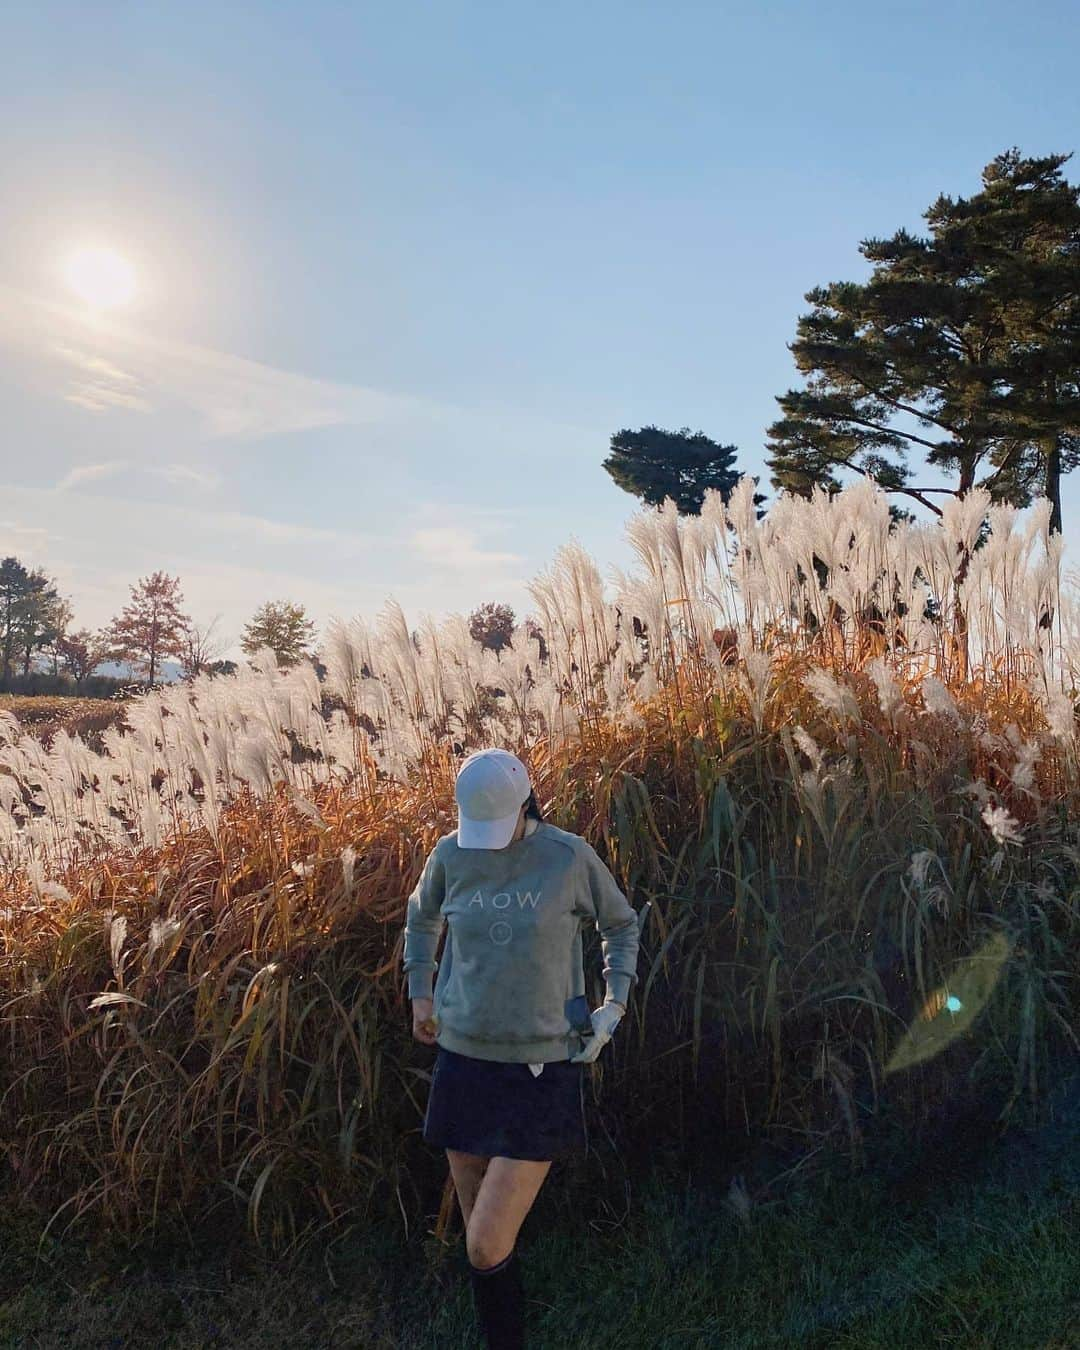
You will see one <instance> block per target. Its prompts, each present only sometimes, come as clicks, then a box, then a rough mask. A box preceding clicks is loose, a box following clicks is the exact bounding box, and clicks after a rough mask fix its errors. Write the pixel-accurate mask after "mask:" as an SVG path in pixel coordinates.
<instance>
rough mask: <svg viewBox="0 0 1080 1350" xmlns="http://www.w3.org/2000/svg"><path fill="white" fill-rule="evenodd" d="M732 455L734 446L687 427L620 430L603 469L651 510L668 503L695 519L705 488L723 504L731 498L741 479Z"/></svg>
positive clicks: (649, 427) (615, 436)
mask: <svg viewBox="0 0 1080 1350" xmlns="http://www.w3.org/2000/svg"><path fill="white" fill-rule="evenodd" d="M737 453H738V451H737V450H736V448H735V446H734V445H721V444H720V443H719V442H718V441H714V440H710V438H709V437H708V436H706V435H705V433H704V432H703V431H695V432H692V431H691V430H690V428H689V427H683V428H682V430H681V431H664V430H663V429H662V428H661V427H656V426H647V427H642V428H641V429H640V430H639V431H631V430H629V429H628V428H624V429H623V430H622V431H617V432H616V433H615V435H614V436H612V438H611V451H610V453H609V455H608V457H607V459H605V460H604V468H605V469H606V470H607V471H608V473H609V474H610V475H611V477H612V478H613V479H614V481H615V482H616V483H617V484H618V485H619V487H621V488H622V489H623V490H624V491H625V492H629V493H632V494H633V495H634V496H635V497H640V498H641V500H642V501H644V502H647V503H648V504H649V505H650V506H662V505H663V504H664V498H665V497H670V498H671V499H672V500H673V501H674V503H675V505H676V506H677V507H678V509H679V511H680V513H681V514H682V515H697V514H698V513H699V512H700V510H701V504H702V502H703V501H704V499H705V489H706V488H715V489H716V490H717V491H718V492H719V493H720V494H721V496H722V497H723V499H724V501H725V502H726V501H727V500H728V498H729V497H730V496H731V493H732V492H733V491H734V489H735V486H736V484H737V483H738V481H739V478H740V474H739V473H738V471H737V470H736V468H735V456H736V454H737ZM756 500H757V501H761V500H763V498H760V497H759V498H756Z"/></svg>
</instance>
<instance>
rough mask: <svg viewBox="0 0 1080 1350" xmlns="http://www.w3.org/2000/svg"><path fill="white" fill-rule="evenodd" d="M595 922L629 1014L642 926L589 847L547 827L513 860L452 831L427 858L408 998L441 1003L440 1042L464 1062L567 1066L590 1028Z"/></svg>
mask: <svg viewBox="0 0 1080 1350" xmlns="http://www.w3.org/2000/svg"><path fill="white" fill-rule="evenodd" d="M588 922H592V923H595V925H596V926H597V928H598V929H599V930H600V935H601V945H602V949H603V961H604V966H603V971H604V980H605V982H606V984H607V991H608V994H609V995H610V997H612V998H614V999H617V1000H618V1001H619V1002H620V1003H622V1004H624V1005H625V1004H626V1003H627V1001H628V998H629V993H630V989H631V987H632V986H633V985H634V984H635V983H636V982H637V970H636V967H637V954H638V916H637V913H636V912H635V910H634V909H633V907H632V906H631V904H630V902H629V901H628V900H627V898H626V896H625V895H624V894H623V893H622V891H621V890H620V889H619V887H618V884H617V883H616V881H615V878H614V877H613V876H612V875H611V872H610V871H609V870H608V868H607V866H606V865H605V863H604V861H603V859H602V858H601V857H600V856H599V854H597V852H596V850H595V849H594V848H593V847H592V845H591V844H590V843H589V842H588V840H586V839H583V838H582V837H581V836H580V835H577V834H572V833H571V832H570V831H568V830H561V829H559V828H558V827H557V826H555V825H551V824H549V823H548V822H547V821H544V822H541V823H540V824H539V825H538V826H537V827H536V829H535V830H533V831H532V833H531V834H527V835H525V836H524V837H523V838H521V839H518V840H515V841H514V842H513V843H511V844H508V845H507V846H506V848H500V849H477V848H459V847H458V843H457V831H456V830H455V831H453V832H452V833H450V834H446V835H444V836H443V837H442V838H441V839H440V840H439V842H438V843H437V844H436V845H435V847H434V848H433V849H432V851H431V853H430V854H429V855H428V858H427V860H426V862H425V863H424V869H423V871H422V872H421V874H420V879H419V881H418V882H417V884H416V887H415V889H414V890H413V892H412V894H411V895H410V897H409V902H408V907H407V913H406V920H405V951H404V957H403V968H404V970H405V973H406V974H407V976H408V982H409V997H410V998H433V999H434V1007H433V1012H434V1014H435V1016H436V1017H437V1019H438V1029H437V1032H436V1041H437V1043H438V1044H439V1045H441V1046H443V1047H445V1048H446V1049H448V1050H453V1051H456V1052H457V1053H458V1054H462V1055H471V1056H473V1057H474V1058H476V1059H493V1060H504V1061H509V1062H521V1063H533V1062H536V1063H539V1062H547V1061H555V1060H564V1059H569V1058H570V1056H571V1055H572V1054H574V1053H576V1052H577V1051H578V1050H579V1049H580V1048H581V1046H582V1044H583V1039H582V1036H581V1034H580V1029H581V1028H582V1027H585V1028H587V1027H588V1025H589V1009H588V1002H587V999H586V997H585V970H584V962H583V956H582V937H581V934H582V925H583V924H584V923H588ZM444 923H445V924H446V925H447V928H448V932H447V935H446V946H445V948H444V951H443V956H442V960H441V962H438V963H437V962H436V960H435V952H436V949H437V947H438V942H439V937H440V934H441V932H442V927H443V924H444ZM436 971H437V972H438V978H437V980H435V983H434V989H433V988H432V979H433V977H434V975H435V973H436Z"/></svg>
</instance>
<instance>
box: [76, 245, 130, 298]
mask: <svg viewBox="0 0 1080 1350" xmlns="http://www.w3.org/2000/svg"><path fill="white" fill-rule="evenodd" d="M64 280H65V281H66V282H67V284H68V286H69V287H70V288H71V289H72V290H73V291H74V292H75V294H76V295H77V296H78V297H79V299H80V300H81V301H82V302H83V303H84V304H85V305H89V306H90V308H91V309H118V308H120V307H121V306H123V305H127V304H130V303H131V301H132V300H133V299H134V297H135V269H134V268H133V267H132V265H131V263H129V262H128V260H127V259H126V258H125V257H123V256H122V255H121V254H119V253H117V252H116V251H115V250H114V249H111V248H78V249H75V250H74V252H72V253H70V254H69V255H68V257H67V258H66V260H65V262H64Z"/></svg>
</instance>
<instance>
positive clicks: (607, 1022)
mask: <svg viewBox="0 0 1080 1350" xmlns="http://www.w3.org/2000/svg"><path fill="white" fill-rule="evenodd" d="M625 1012H626V1009H625V1008H624V1007H623V1005H622V1004H621V1003H616V1002H615V1000H614V999H610V998H609V999H606V1000H605V1001H604V1003H603V1004H602V1005H601V1006H600V1007H599V1008H594V1009H593V1011H592V1012H591V1013H590V1014H589V1020H590V1021H591V1022H592V1029H593V1034H592V1035H591V1036H590V1037H589V1038H588V1040H587V1041H586V1042H585V1046H584V1049H581V1050H579V1051H578V1052H577V1054H576V1055H571V1056H570V1063H571V1064H591V1063H592V1062H593V1060H594V1059H595V1058H596V1057H597V1055H599V1053H600V1051H601V1050H603V1048H604V1046H605V1045H607V1043H608V1041H610V1040H611V1037H612V1033H613V1032H614V1030H615V1028H616V1027H617V1026H618V1025H619V1023H620V1022H621V1021H622V1018H623V1014H624V1013H625Z"/></svg>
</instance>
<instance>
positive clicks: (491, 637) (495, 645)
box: [469, 601, 514, 655]
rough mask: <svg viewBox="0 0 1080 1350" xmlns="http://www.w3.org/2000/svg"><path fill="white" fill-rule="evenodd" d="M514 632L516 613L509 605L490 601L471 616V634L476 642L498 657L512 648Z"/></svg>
mask: <svg viewBox="0 0 1080 1350" xmlns="http://www.w3.org/2000/svg"><path fill="white" fill-rule="evenodd" d="M513 632H514V611H513V610H512V609H511V608H510V606H509V605H498V604H495V603H494V602H493V601H488V603H487V604H486V605H480V606H479V608H477V609H474V610H473V612H472V613H471V614H470V615H469V634H470V636H471V637H472V639H473V641H474V642H479V644H480V646H481V647H486V648H487V649H488V650H489V651H493V652H495V653H496V655H497V654H498V653H499V652H501V651H502V649H503V648H504V647H509V646H510V639H511V637H512V636H513Z"/></svg>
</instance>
